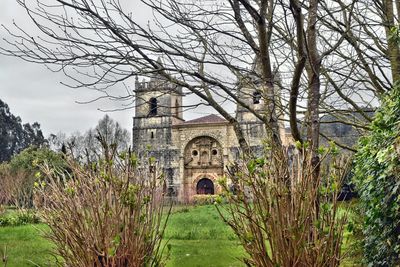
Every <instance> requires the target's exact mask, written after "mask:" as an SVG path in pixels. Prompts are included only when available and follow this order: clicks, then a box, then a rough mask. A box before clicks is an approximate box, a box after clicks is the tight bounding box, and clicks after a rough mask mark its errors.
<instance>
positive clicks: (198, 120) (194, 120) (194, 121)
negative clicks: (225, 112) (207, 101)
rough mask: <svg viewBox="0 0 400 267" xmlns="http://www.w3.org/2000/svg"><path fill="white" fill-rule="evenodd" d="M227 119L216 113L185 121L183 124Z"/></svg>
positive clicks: (217, 121) (219, 121)
mask: <svg viewBox="0 0 400 267" xmlns="http://www.w3.org/2000/svg"><path fill="white" fill-rule="evenodd" d="M224 122H228V121H227V120H225V119H223V118H221V117H220V116H217V115H215V114H211V115H207V116H204V117H200V118H197V119H193V120H190V121H185V122H184V123H183V124H207V123H224Z"/></svg>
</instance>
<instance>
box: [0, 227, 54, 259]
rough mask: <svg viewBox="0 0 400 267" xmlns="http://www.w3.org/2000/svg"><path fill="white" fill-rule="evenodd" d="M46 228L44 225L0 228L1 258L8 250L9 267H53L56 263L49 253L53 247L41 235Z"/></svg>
mask: <svg viewBox="0 0 400 267" xmlns="http://www.w3.org/2000/svg"><path fill="white" fill-rule="evenodd" d="M46 228H47V226H46V225H44V224H36V225H32V224H30V225H24V226H16V227H12V226H10V227H0V257H1V258H3V255H4V252H5V249H6V256H7V258H8V263H7V267H8V266H9V267H14V266H15V267H19V266H38V265H39V266H51V262H55V261H54V258H53V257H52V256H51V255H50V253H49V252H50V250H51V247H52V245H51V243H49V242H48V241H47V240H45V239H43V238H42V237H40V235H39V232H40V230H45V229H46ZM0 266H3V265H2V263H1V261H0Z"/></svg>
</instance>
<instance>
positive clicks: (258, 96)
mask: <svg viewBox="0 0 400 267" xmlns="http://www.w3.org/2000/svg"><path fill="white" fill-rule="evenodd" d="M260 100H261V93H260V92H258V91H256V92H254V93H253V104H260Z"/></svg>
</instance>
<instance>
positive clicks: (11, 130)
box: [0, 99, 46, 162]
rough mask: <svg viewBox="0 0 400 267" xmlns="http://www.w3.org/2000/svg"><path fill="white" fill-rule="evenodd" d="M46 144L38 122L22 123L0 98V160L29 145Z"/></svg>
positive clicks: (5, 159) (9, 157) (38, 145)
mask: <svg viewBox="0 0 400 267" xmlns="http://www.w3.org/2000/svg"><path fill="white" fill-rule="evenodd" d="M44 144H46V139H45V138H44V137H43V133H42V130H41V129H40V124H39V123H37V122H35V123H33V124H32V125H31V124H29V123H25V124H23V125H22V121H21V118H20V117H19V116H15V115H13V114H12V113H11V112H10V108H9V107H8V105H7V103H5V102H3V101H2V100H1V99H0V162H3V161H9V160H10V159H11V157H12V156H13V155H16V154H18V153H19V152H20V151H22V150H23V149H25V148H27V147H29V146H30V145H35V146H37V147H40V146H43V145H44Z"/></svg>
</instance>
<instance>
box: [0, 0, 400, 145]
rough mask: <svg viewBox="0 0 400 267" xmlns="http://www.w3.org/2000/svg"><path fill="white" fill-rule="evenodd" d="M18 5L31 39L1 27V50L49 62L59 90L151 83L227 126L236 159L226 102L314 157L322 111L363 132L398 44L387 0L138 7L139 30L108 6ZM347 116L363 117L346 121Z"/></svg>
mask: <svg viewBox="0 0 400 267" xmlns="http://www.w3.org/2000/svg"><path fill="white" fill-rule="evenodd" d="M18 3H19V4H20V5H21V6H22V7H23V8H24V9H25V10H26V12H27V15H28V16H29V17H30V18H31V20H32V21H33V22H34V23H35V25H36V26H37V28H38V29H39V31H40V34H39V35H38V36H33V35H31V34H29V33H28V32H26V31H24V29H22V28H20V27H18V25H15V27H14V28H10V27H6V28H5V29H6V30H7V31H8V33H9V34H10V37H9V38H8V40H9V41H8V45H5V46H4V47H3V48H2V49H1V51H2V53H3V54H7V55H13V56H17V57H20V58H22V59H25V60H27V61H30V62H35V63H39V64H47V65H48V66H49V67H50V68H52V70H54V71H62V72H64V73H65V74H66V75H67V77H69V78H71V81H72V82H71V83H70V84H69V86H73V87H89V88H94V89H96V90H100V91H102V92H103V93H104V94H105V96H106V97H110V98H113V96H112V95H111V92H110V90H109V89H110V87H111V86H114V85H115V84H117V83H123V82H125V81H129V79H130V78H131V77H134V76H141V77H153V76H154V75H157V76H158V77H161V78H163V79H164V80H165V81H167V82H169V83H173V84H175V85H176V86H181V87H183V88H185V89H186V90H187V92H189V93H192V94H195V95H196V96H197V97H198V98H199V99H200V100H201V101H203V102H205V103H206V104H207V105H209V106H211V107H212V108H214V109H215V110H216V111H217V112H218V113H220V114H221V115H222V116H223V117H224V118H225V119H227V120H228V121H229V122H231V124H232V125H233V126H234V129H235V132H236V135H237V138H238V141H239V144H240V146H241V148H242V149H243V150H244V151H249V145H248V144H247V142H246V140H245V138H244V134H243V132H242V129H241V127H240V123H239V122H238V120H237V118H235V116H233V115H231V113H230V110H229V109H227V108H226V106H229V105H227V104H229V103H230V104H232V106H234V105H239V106H241V107H243V108H244V109H245V110H247V111H249V112H252V113H253V114H254V116H255V117H256V118H258V119H259V120H260V121H262V122H264V124H265V126H266V128H267V130H268V136H269V138H270V141H271V143H272V144H276V145H278V146H280V145H281V140H280V138H279V134H278V133H279V123H278V119H282V117H280V116H278V115H277V114H280V113H284V114H286V115H287V116H286V118H288V119H289V123H290V126H291V131H292V135H293V137H294V139H295V140H298V141H303V139H307V140H308V141H310V143H311V146H312V148H313V149H314V150H315V149H316V148H317V147H318V145H319V141H318V140H319V135H320V132H319V124H320V120H319V119H320V116H321V114H334V115H335V118H337V120H338V121H344V122H346V123H349V124H350V125H352V126H353V127H357V128H360V129H366V128H367V127H366V123H365V122H368V121H369V120H370V117H369V115H368V114H367V113H366V112H364V111H365V109H364V108H365V106H367V107H371V106H372V103H373V101H375V100H376V98H377V97H379V95H380V94H381V93H383V92H384V91H386V90H389V89H390V84H391V81H392V79H393V78H395V77H396V75H398V74H396V73H397V72H398V70H397V69H398V66H397V65H398V64H397V62H398V54H399V53H398V46H396V45H395V44H393V43H392V42H390V41H388V40H389V39H390V38H388V36H389V34H390V27H391V25H394V24H395V23H396V21H397V15H396V14H397V13H398V11H397V12H396V8H397V9H398V6H399V5H398V3H397V2H396V3H395V4H393V2H392V1H388V0H385V1H375V2H374V3H375V4H374V5H373V6H372V7H373V8H372V9H371V10H369V9H367V7H368V8H370V7H369V6H367V5H368V3H367V1H354V0H349V1H343V0H334V1H297V0H290V1H282V0H260V1H249V0H229V1H226V2H225V1H217V0H215V1H204V2H203V1H202V2H198V1H183V0H142V1H141V5H142V6H143V8H147V9H148V10H151V11H152V12H153V15H152V21H151V22H148V23H147V24H146V23H141V21H140V18H139V17H138V16H137V14H135V13H129V12H127V10H128V7H127V6H124V5H123V3H120V2H119V1H117V0H112V1H104V0H57V1H51V3H50V2H49V1H48V0H35V1H29V2H28V1H26V0H18ZM371 13H372V14H371ZM370 15H371V16H370ZM381 33H383V34H384V38H379V37H380V34H381ZM382 55H383V57H381V56H382ZM159 57H162V59H163V60H162V61H159V60H157V59H158V58H159ZM254 65H255V67H254ZM274 65H275V66H276V68H275V71H274V67H273V66H274ZM391 69H392V70H394V71H392V72H391ZM278 72H279V73H281V74H282V76H281V77H283V78H282V79H281V81H280V83H279V85H278V84H277V83H276V81H277V73H278ZM389 73H392V74H393V75H391V76H392V77H389V76H390V75H389ZM243 81H247V82H246V84H250V86H252V87H254V90H256V91H259V92H260V93H261V95H262V97H263V99H264V101H265V103H266V105H265V107H266V108H265V110H264V111H263V112H259V110H255V109H254V108H253V107H252V106H251V105H250V104H249V103H248V101H247V100H245V99H243V98H242V97H241V96H242V95H240V93H239V92H241V91H242V90H241V89H242V86H243ZM278 86H279V87H280V90H279V91H280V92H281V94H282V97H280V96H278V95H277V87H278ZM286 96H287V100H285V99H286ZM280 99H282V100H283V101H278V100H280ZM281 102H282V103H281ZM371 102H372V103H371ZM350 109H351V110H355V111H357V112H359V113H360V114H361V116H360V117H361V118H362V120H360V119H359V117H357V116H355V117H354V116H350V117H351V119H349V118H348V117H349V116H348V114H351V113H349V112H348V110H350ZM300 121H302V123H301V125H299V122H300ZM301 127H305V128H307V130H302V129H299V128H301Z"/></svg>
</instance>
